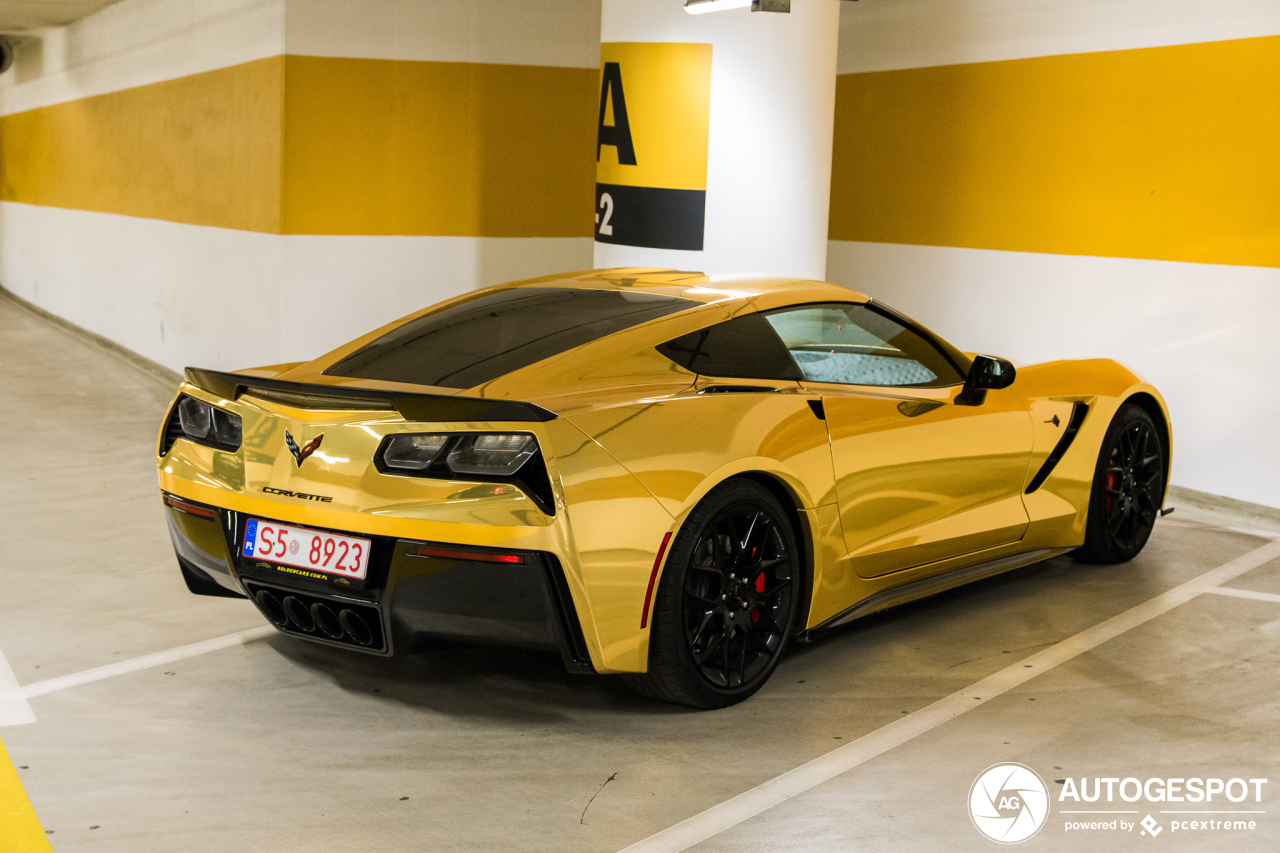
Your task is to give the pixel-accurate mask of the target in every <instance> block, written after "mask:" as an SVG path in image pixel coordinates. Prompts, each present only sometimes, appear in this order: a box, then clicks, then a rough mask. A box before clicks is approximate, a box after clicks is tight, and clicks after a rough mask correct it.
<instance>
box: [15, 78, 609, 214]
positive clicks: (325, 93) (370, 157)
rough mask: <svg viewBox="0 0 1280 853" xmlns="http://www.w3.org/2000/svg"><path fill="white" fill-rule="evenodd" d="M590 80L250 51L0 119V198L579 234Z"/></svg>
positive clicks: (592, 121) (592, 90) (587, 180)
mask: <svg viewBox="0 0 1280 853" xmlns="http://www.w3.org/2000/svg"><path fill="white" fill-rule="evenodd" d="M597 76H598V71H597V70H596V69H593V68H552V67H543V66H522V65H488V64H480V63H460V62H409V61H390V60H371V59H343V58H325V57H310V56H287V57H286V56H280V57H273V58H270V59H263V60H257V61H255V62H250V63H246V64H243V65H237V66H233V67H231V68H223V69H219V70H217V71H210V72H207V73H202V74H196V75H193V76H191V77H184V78H181V79H178V80H169V81H165V82H163V83H155V84H152V85H149V86H140V87H137V88H133V89H125V90H122V91H119V92H112V93H109V94H105V95H98V96H94V97H90V98H84V99H82V100H78V101H73V102H70V103H64V104H57V105H54V106H50V107H42V108H40V109H35V110H31V111H28V112H24V113H18V114H15V115H9V116H5V117H3V118H0V199H4V200H9V201H19V202H25V203H28V204H39V205H48V206H53V207H65V208H75V209H79V210H94V211H102V212H107V213H120V214H126V215H130V216H142V217H149V218H154V219H166V220H170V221H174V222H186V223H191V224H196V225H213V226H219V227H224V228H237V229H241V230H248V231H261V232H267V233H285V234H403V235H436V236H468V237H590V236H591V233H592V211H593V206H592V203H593V192H594V185H595V156H594V152H595V132H596V98H597V91H596V85H597Z"/></svg>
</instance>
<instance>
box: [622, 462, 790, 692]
mask: <svg viewBox="0 0 1280 853" xmlns="http://www.w3.org/2000/svg"><path fill="white" fill-rule="evenodd" d="M799 582H800V571H799V562H798V557H797V549H796V541H795V532H794V531H793V530H792V529H791V524H790V523H789V522H788V520H787V514H786V512H785V510H783V508H782V505H781V504H780V503H778V500H777V499H776V498H775V497H774V496H773V495H772V494H770V492H769V491H768V490H767V489H765V488H764V487H763V486H761V485H760V484H758V483H755V482H753V481H751V480H730V481H728V482H727V483H724V484H722V485H720V486H717V487H716V488H715V489H713V490H712V491H711V492H710V493H709V494H708V495H707V496H706V497H705V498H703V499H702V501H701V502H700V503H699V504H698V505H697V506H696V507H694V509H693V512H691V513H690V514H689V517H688V519H686V520H685V523H684V525H683V526H682V527H681V528H680V531H679V533H678V534H677V535H676V538H675V542H674V544H673V545H672V549H671V553H670V555H669V556H668V557H667V564H666V568H665V570H664V571H663V573H662V580H661V582H660V583H659V584H658V591H657V593H656V594H655V596H654V602H653V625H652V627H651V628H650V636H649V671H648V672H646V673H643V674H638V675H630V676H626V681H627V683H628V685H630V686H631V687H632V688H634V689H636V690H638V691H639V692H641V693H644V694H646V695H649V696H652V697H654V698H657V699H664V700H666V701H668V702H675V703H677V704H681V705H689V706H691V707H694V708H704V709H709V708H723V707H726V706H728V705H733V704H735V703H737V702H741V701H742V700H743V699H746V698H747V697H748V696H750V695H751V694H753V693H755V692H756V691H757V690H759V689H760V687H761V686H763V685H764V683H765V681H767V680H768V678H769V676H770V675H772V674H773V670H774V668H775V667H776V666H777V665H778V660H779V658H780V657H781V655H782V651H783V649H784V648H785V647H786V645H787V640H788V638H789V637H790V635H791V631H792V626H793V624H794V622H795V616H796V608H797V602H798V600H799Z"/></svg>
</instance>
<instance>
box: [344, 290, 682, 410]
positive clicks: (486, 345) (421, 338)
mask: <svg viewBox="0 0 1280 853" xmlns="http://www.w3.org/2000/svg"><path fill="white" fill-rule="evenodd" d="M697 304H698V303H696V302H694V301H692V300H689V299H680V298H678V297H674V296H662V295H659V294H654V293H631V292H627V291H617V290H577V289H572V288H551V287H548V288H541V287H538V288H534V287H518V288H513V289H511V290H500V291H497V292H496V293H485V294H480V295H478V296H475V297H473V298H471V299H468V300H466V301H464V302H458V303H455V304H453V305H450V306H448V307H445V308H441V309H440V310H438V311H432V312H431V313H429V314H424V315H422V316H421V317H418V318H417V319H416V320H411V321H409V322H408V323H405V324H404V325H403V326H400V327H399V328H397V329H394V330H392V331H390V332H388V333H387V334H385V335H383V336H382V337H380V338H378V339H377V340H375V341H373V342H371V343H368V344H365V345H364V346H363V347H361V348H360V349H358V350H356V351H355V352H353V353H352V354H351V355H349V356H347V357H346V358H344V359H342V360H340V361H338V362H336V363H335V364H333V365H331V366H330V367H329V369H328V370H326V371H325V373H326V374H327V375H329V376H350V377H352V378H355V379H381V380H384V381H387V382H408V383H413V384H416V385H438V386H443V387H445V388H472V387H474V386H476V385H479V384H481V383H484V382H488V381H489V380H491V379H497V378H498V377H499V376H503V375H505V374H507V373H511V372H512V371H515V370H519V369H520V368H522V367H527V366H529V365H530V364H533V363H534V362H538V361H542V360H543V359H544V358H550V357H551V356H553V355H557V354H559V353H562V352H565V351H566V350H570V349H573V348H574V347H577V346H581V345H582V344H585V343H590V342H591V341H594V340H597V339H599V338H603V337H605V336H607V335H611V334H613V333H615V332H619V331H622V330H623V329H627V328H630V327H631V326H636V325H639V324H640V323H644V322H646V321H648V320H653V319H656V318H658V317H664V316H666V315H667V314H674V313H675V312H677V311H683V310H684V309H686V308H692V307H694V306H695V305H697Z"/></svg>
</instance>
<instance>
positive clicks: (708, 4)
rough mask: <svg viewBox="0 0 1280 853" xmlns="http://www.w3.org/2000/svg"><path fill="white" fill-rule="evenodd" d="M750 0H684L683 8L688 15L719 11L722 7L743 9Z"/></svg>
mask: <svg viewBox="0 0 1280 853" xmlns="http://www.w3.org/2000/svg"><path fill="white" fill-rule="evenodd" d="M750 5H751V0H685V3H684V10H685V11H686V12H688V13H689V14H690V15H701V14H704V13H706V12H720V11H723V10H724V9H745V8H746V7H748V6H750Z"/></svg>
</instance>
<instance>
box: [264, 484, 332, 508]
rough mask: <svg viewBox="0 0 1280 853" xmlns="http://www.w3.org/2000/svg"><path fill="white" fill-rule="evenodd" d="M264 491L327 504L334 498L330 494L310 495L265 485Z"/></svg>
mask: <svg viewBox="0 0 1280 853" xmlns="http://www.w3.org/2000/svg"><path fill="white" fill-rule="evenodd" d="M262 491H264V492H266V493H267V494H269V495H281V496H283V497H286V498H301V499H302V500H304V501H319V502H321V503H326V504H327V503H330V502H332V501H333V498H332V497H331V496H329V495H309V494H307V493H306V492H291V491H289V490H288V489H274V488H272V487H271V486H263V487H262Z"/></svg>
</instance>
